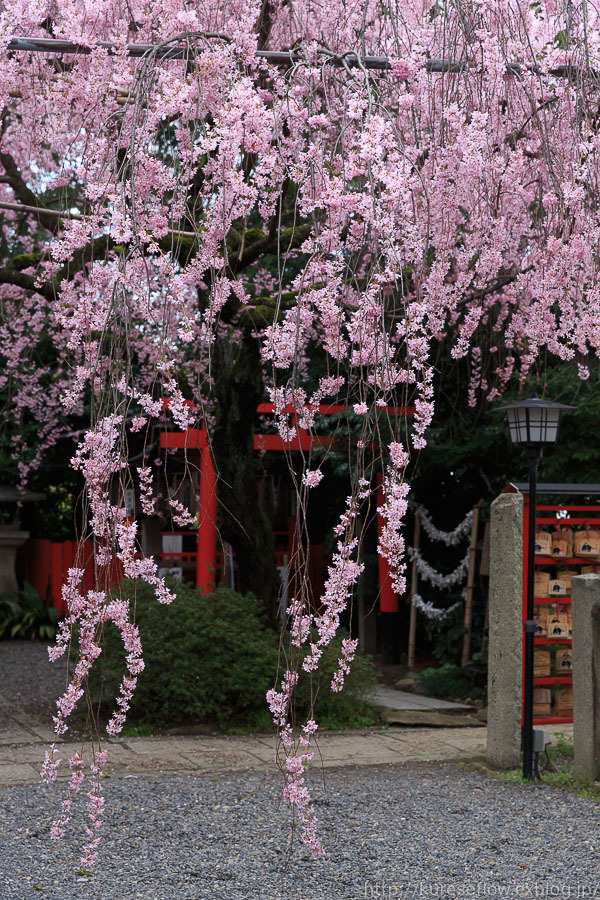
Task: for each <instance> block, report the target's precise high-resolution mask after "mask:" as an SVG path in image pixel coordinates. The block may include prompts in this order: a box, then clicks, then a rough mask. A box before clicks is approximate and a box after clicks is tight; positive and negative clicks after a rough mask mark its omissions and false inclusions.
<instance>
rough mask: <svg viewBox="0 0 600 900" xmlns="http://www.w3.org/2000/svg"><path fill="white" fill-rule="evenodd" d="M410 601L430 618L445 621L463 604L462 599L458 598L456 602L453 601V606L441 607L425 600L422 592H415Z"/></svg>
mask: <svg viewBox="0 0 600 900" xmlns="http://www.w3.org/2000/svg"><path fill="white" fill-rule="evenodd" d="M410 602H411V604H412V605H413V606H414V607H415V609H418V610H419V612H422V613H423V614H424V615H425V616H427V618H428V619H433V620H434V621H436V622H443V621H444V619H447V618H448V616H449V615H451V614H452V613H453V612H454V610H455V609H458V608H459V607H460V606H461V605H462V604H461V601H460V600H458V601H457V602H456V603H453V604H452V606H449V607H448V609H440V608H439V607H437V606H434V605H433V603H431V602H430V601H426V600H423V598H422V597H421V595H420V594H413V595H412V598H411V601H410Z"/></svg>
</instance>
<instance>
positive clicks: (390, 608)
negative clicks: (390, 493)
mask: <svg viewBox="0 0 600 900" xmlns="http://www.w3.org/2000/svg"><path fill="white" fill-rule="evenodd" d="M383 502H384V497H383V476H382V474H381V472H378V473H377V537H378V538H380V537H381V534H382V532H383V526H384V524H385V520H384V518H383V516H382V515H381V513H380V512H379V507H380V506H383ZM377 560H378V563H379V609H380V611H381V612H386V613H389V612H398V596H397V594H396V592H395V591H394V588H393V587H392V570H391V568H390V564H389V562H388V561H387V559H385V557H383V556H379V554H378V555H377Z"/></svg>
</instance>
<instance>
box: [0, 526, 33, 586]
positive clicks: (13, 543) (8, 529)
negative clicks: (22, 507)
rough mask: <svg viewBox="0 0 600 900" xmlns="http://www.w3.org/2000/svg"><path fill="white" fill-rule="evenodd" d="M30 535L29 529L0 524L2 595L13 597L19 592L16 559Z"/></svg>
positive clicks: (0, 579)
mask: <svg viewBox="0 0 600 900" xmlns="http://www.w3.org/2000/svg"><path fill="white" fill-rule="evenodd" d="M28 537H29V532H28V531H19V530H18V529H15V528H13V527H12V526H10V525H8V526H0V597H11V596H14V595H16V594H18V593H19V585H18V583H17V575H16V572H15V561H16V559H17V550H18V549H19V547H22V546H23V544H24V543H25V541H26V540H27V538H28Z"/></svg>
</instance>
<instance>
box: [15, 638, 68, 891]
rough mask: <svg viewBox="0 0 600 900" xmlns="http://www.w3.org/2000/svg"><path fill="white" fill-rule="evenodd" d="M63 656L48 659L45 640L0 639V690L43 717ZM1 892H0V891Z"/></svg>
mask: <svg viewBox="0 0 600 900" xmlns="http://www.w3.org/2000/svg"><path fill="white" fill-rule="evenodd" d="M66 671H67V668H66V663H65V658H64V657H63V659H60V660H58V661H57V662H55V663H51V662H50V660H49V659H48V644H46V643H42V642H41V641H0V694H1V695H2V699H3V700H6V701H8V702H9V703H11V704H12V705H13V706H14V708H15V709H17V710H20V711H21V712H25V713H29V714H30V715H35V716H40V717H42V718H46V719H47V722H48V724H49V725H50V726H51V725H52V719H51V716H52V715H53V714H54V712H55V711H56V701H57V700H58V698H59V697H60V695H61V694H62V693H63V691H64V690H65V686H66ZM0 896H1V895H0Z"/></svg>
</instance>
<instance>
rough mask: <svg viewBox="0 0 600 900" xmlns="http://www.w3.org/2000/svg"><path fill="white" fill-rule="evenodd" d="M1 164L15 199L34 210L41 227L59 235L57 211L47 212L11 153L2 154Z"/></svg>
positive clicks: (0, 154)
mask: <svg viewBox="0 0 600 900" xmlns="http://www.w3.org/2000/svg"><path fill="white" fill-rule="evenodd" d="M0 163H2V165H3V166H4V171H5V172H6V178H7V181H8V184H9V185H10V186H11V188H12V189H13V191H14V193H15V197H17V199H18V200H20V201H21V203H23V204H25V206H29V207H31V208H32V209H31V214H32V215H37V220H38V222H39V223H40V225H43V226H44V228H46V229H47V230H48V231H50V232H52V234H58V232H59V231H60V229H61V220H60V217H58V216H57V215H56V211H55V210H52V211H46V207H45V206H44V204H43V203H42V202H41V201H40V200H39V198H38V196H37V194H34V192H33V191H32V190H31V189H30V188H29V187H28V186H27V183H26V181H25V179H24V178H23V176H22V175H21V171H20V169H19V167H18V166H17V164H16V162H15V161H14V159H13V158H12V156H11V155H10V153H3V152H0ZM38 210H39V212H38Z"/></svg>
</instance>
